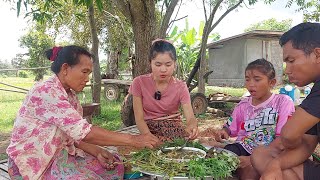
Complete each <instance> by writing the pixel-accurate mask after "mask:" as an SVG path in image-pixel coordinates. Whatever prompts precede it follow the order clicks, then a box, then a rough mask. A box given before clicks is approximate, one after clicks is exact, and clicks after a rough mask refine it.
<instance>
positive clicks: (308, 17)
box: [298, 0, 320, 22]
mask: <svg viewBox="0 0 320 180" xmlns="http://www.w3.org/2000/svg"><path fill="white" fill-rule="evenodd" d="M303 2H304V3H303V4H301V7H300V8H299V9H298V10H299V11H303V15H304V21H305V22H310V21H315V22H319V21H320V2H319V0H310V1H303Z"/></svg>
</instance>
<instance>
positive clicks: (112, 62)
mask: <svg viewBox="0 0 320 180" xmlns="http://www.w3.org/2000/svg"><path fill="white" fill-rule="evenodd" d="M119 59H120V51H111V52H110V53H109V62H108V68H107V74H106V75H107V78H108V76H109V78H111V79H117V78H118V76H119V72H118V66H119Z"/></svg>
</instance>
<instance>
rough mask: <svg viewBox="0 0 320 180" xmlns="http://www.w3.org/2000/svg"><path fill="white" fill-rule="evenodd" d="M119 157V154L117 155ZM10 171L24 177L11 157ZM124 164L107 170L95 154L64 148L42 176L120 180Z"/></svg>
mask: <svg viewBox="0 0 320 180" xmlns="http://www.w3.org/2000/svg"><path fill="white" fill-rule="evenodd" d="M115 157H116V158H117V159H119V156H118V155H115ZM8 173H9V175H10V178H11V179H14V180H18V179H19V180H20V179H23V178H22V176H21V174H20V172H19V169H18V167H17V166H16V164H15V163H14V162H13V160H12V159H10V158H9V161H8ZM123 174H124V166H123V165H118V166H117V167H116V168H115V169H114V170H111V171H107V170H106V169H105V168H103V167H102V166H101V165H100V163H99V161H98V159H97V158H95V157H94V156H92V155H90V154H87V153H86V157H85V158H83V157H80V156H72V155H69V154H68V153H67V151H66V150H62V151H61V152H60V154H59V155H58V157H57V158H56V159H55V160H54V161H53V163H52V164H51V166H50V167H48V169H47V170H46V172H45V174H44V175H43V176H42V178H43V179H45V180H46V179H48V180H49V179H50V180H54V179H77V180H85V179H94V180H96V179H97V180H104V179H110V180H120V179H123Z"/></svg>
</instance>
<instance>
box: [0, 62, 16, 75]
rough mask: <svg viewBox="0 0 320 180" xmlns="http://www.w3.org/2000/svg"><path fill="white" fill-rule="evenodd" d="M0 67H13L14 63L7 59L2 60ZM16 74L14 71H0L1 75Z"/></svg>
mask: <svg viewBox="0 0 320 180" xmlns="http://www.w3.org/2000/svg"><path fill="white" fill-rule="evenodd" d="M0 69H12V65H11V64H9V63H8V62H7V61H4V62H3V61H0ZM14 74H15V73H14V71H0V76H1V77H7V76H13V75H14Z"/></svg>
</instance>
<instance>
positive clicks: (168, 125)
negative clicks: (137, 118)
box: [146, 115, 188, 142]
mask: <svg viewBox="0 0 320 180" xmlns="http://www.w3.org/2000/svg"><path fill="white" fill-rule="evenodd" d="M146 123H147V125H148V128H149V130H150V132H151V133H152V134H153V135H155V136H157V137H158V138H159V139H160V140H161V141H162V142H164V141H172V140H173V139H175V138H185V137H187V136H188V133H187V132H186V131H185V126H184V125H183V123H182V120H181V116H180V115H178V116H176V117H169V118H165V117H163V118H161V119H160V120H154V119H150V120H146Z"/></svg>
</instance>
